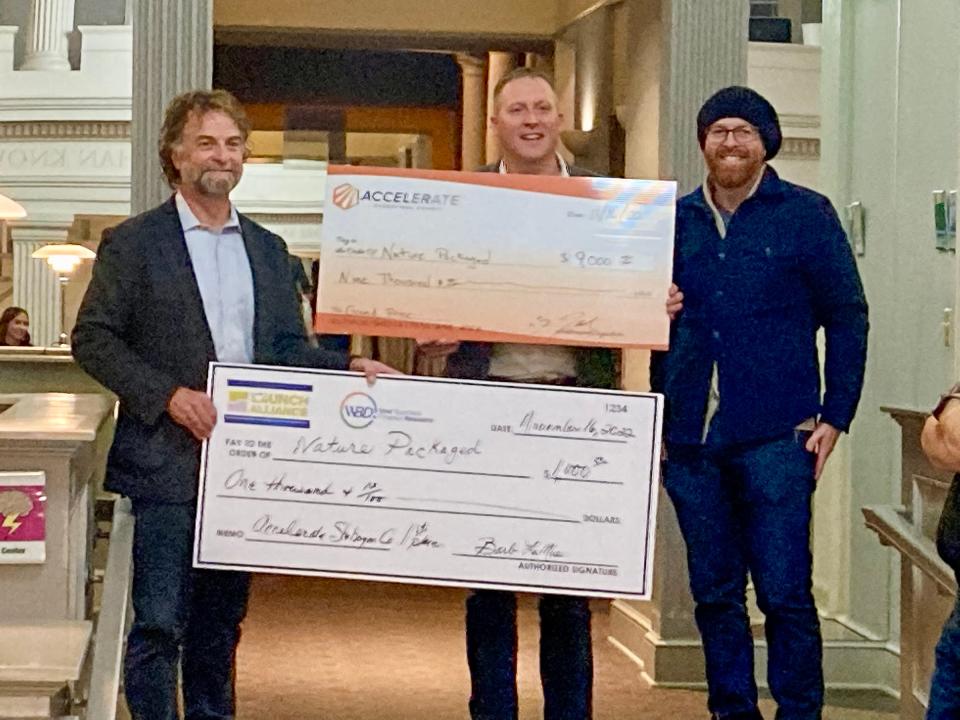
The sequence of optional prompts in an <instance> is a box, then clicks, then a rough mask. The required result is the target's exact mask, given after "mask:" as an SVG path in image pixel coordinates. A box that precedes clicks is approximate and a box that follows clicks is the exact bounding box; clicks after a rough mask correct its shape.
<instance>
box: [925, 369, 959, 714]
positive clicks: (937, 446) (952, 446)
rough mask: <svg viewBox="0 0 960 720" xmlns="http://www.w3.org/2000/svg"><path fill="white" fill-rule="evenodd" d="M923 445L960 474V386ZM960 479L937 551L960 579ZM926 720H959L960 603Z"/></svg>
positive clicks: (944, 637) (941, 649) (942, 643)
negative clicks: (957, 719) (959, 494)
mask: <svg viewBox="0 0 960 720" xmlns="http://www.w3.org/2000/svg"><path fill="white" fill-rule="evenodd" d="M920 444H921V445H922V447H923V452H924V454H925V455H926V456H927V459H928V460H929V461H930V463H931V464H932V465H933V466H934V467H937V468H940V469H941V470H948V471H950V472H952V473H960V383H958V384H957V385H954V386H953V387H952V388H951V389H950V390H949V391H948V392H947V393H946V394H944V395H943V397H942V398H941V399H940V402H939V404H938V405H937V407H936V408H934V410H933V412H932V413H931V415H930V417H928V418H927V420H926V422H925V423H924V425H923V432H922V433H921V435H920ZM958 483H960V476H955V477H954V479H953V485H952V486H951V488H950V492H949V493H948V494H947V499H946V502H945V503H944V505H943V512H942V514H941V516H940V523H939V525H938V526H937V550H938V552H939V553H940V557H942V558H943V560H944V561H945V562H946V563H947V564H948V565H950V567H951V569H952V570H953V573H954V575H955V576H957V577H958V578H960V496H958V493H960V485H958ZM926 718H927V720H955V719H956V718H960V599H958V600H957V601H956V602H955V604H954V607H953V612H952V613H950V616H949V617H948V618H947V621H946V623H944V625H943V631H942V632H941V634H940V640H939V642H938V643H937V650H936V665H935V666H934V670H933V678H932V679H931V682H930V700H929V703H928V704H927V715H926Z"/></svg>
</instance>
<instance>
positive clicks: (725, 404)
mask: <svg viewBox="0 0 960 720" xmlns="http://www.w3.org/2000/svg"><path fill="white" fill-rule="evenodd" d="M697 137H698V139H699V142H700V147H701V149H702V151H703V157H704V160H705V162H706V168H707V177H706V180H705V182H704V183H703V185H702V186H701V187H699V188H697V189H696V190H695V191H694V192H692V193H691V194H689V195H687V196H686V197H684V198H682V199H681V200H680V201H679V203H678V206H677V235H676V246H675V254H674V282H675V283H676V284H677V285H679V286H680V287H682V288H683V291H684V295H685V301H684V310H683V312H682V313H680V315H679V316H678V317H677V319H676V320H675V321H674V322H673V325H672V328H671V338H670V350H669V352H667V353H665V354H662V355H659V356H657V357H656V358H655V361H654V368H653V370H654V371H653V376H652V380H653V384H654V389H655V390H658V391H661V392H663V393H664V395H665V396H666V400H667V405H666V407H667V415H666V419H665V424H664V442H665V446H666V457H667V461H666V464H665V469H664V485H665V486H666V489H667V492H668V494H669V495H670V498H671V500H672V501H673V505H674V508H675V509H676V512H677V518H678V520H679V522H680V528H681V531H682V532H683V536H684V540H685V542H686V546H687V561H688V565H689V571H690V587H691V590H692V592H693V598H694V602H695V606H696V609H695V615H696V620H697V625H698V627H699V629H700V634H701V637H702V639H703V649H704V655H705V659H706V675H707V685H708V688H709V696H708V706H709V709H710V712H711V713H712V717H713V718H715V719H717V720H748V719H749V720H756V719H757V718H761V717H762V716H761V714H760V711H759V710H758V708H757V686H756V683H755V682H754V668H753V640H752V635H751V632H750V620H749V617H748V615H747V609H746V600H745V598H746V585H747V575H748V573H749V575H750V577H751V578H752V579H753V583H754V587H755V589H756V594H757V604H758V605H759V607H760V609H761V610H762V611H763V613H764V615H765V630H766V638H767V644H768V682H769V685H770V691H771V693H772V694H773V697H774V699H775V700H776V701H777V704H778V710H777V715H776V717H777V718H778V720H814V719H819V718H820V717H821V711H822V706H823V671H822V667H821V665H822V649H821V646H822V641H821V636H820V625H819V621H818V619H817V609H816V606H815V605H814V599H813V593H812V564H813V561H812V556H811V553H810V520H811V501H812V498H813V491H814V488H815V487H816V481H817V479H818V478H819V477H820V473H821V471H822V470H823V466H824V463H825V462H826V460H827V458H828V457H829V455H830V452H831V451H832V450H833V447H834V444H835V443H836V441H837V438H838V436H839V434H840V433H841V432H843V431H846V430H847V429H848V428H849V426H850V423H851V421H852V420H853V416H854V413H855V411H856V407H857V403H858V401H859V399H860V391H861V388H862V385H863V375H864V367H865V363H866V348H867V327H868V323H867V304H866V300H865V298H864V294H863V287H862V285H861V283H860V277H859V274H858V272H857V268H856V264H855V262H854V259H853V254H852V253H851V251H850V246H849V245H848V243H847V240H846V236H845V235H844V232H843V230H842V228H841V227H840V223H839V221H838V219H837V215H836V213H835V212H834V210H833V208H832V206H831V205H830V201H829V200H827V198H825V197H823V196H822V195H819V194H817V193H815V192H813V191H812V190H808V189H806V188H802V187H799V186H797V185H794V184H792V183H789V182H786V181H784V180H781V179H780V178H779V177H778V175H777V173H776V172H775V171H774V170H773V168H771V167H770V166H768V165H767V162H768V161H770V160H771V159H773V157H774V156H775V155H776V154H777V152H778V151H779V149H780V145H781V142H782V135H781V131H780V123H779V120H778V118H777V113H776V111H775V110H774V108H773V107H772V106H771V105H770V103H769V102H767V100H766V99H764V98H763V97H762V96H760V95H759V94H758V93H756V92H754V91H753V90H750V89H748V88H745V87H729V88H725V89H723V90H720V91H719V92H717V93H716V94H715V95H713V96H712V97H711V98H710V99H709V100H707V101H706V103H704V105H703V107H702V108H701V109H700V113H699V115H698V116H697ZM819 328H824V330H825V337H826V354H825V358H826V359H825V364H824V390H823V393H822V395H821V387H820V368H819V361H818V352H817V343H816V337H817V332H818V330H819Z"/></svg>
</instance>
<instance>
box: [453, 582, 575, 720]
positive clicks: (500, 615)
mask: <svg viewBox="0 0 960 720" xmlns="http://www.w3.org/2000/svg"><path fill="white" fill-rule="evenodd" d="M467 663H468V664H469V666H470V682H471V694H470V717H471V718H473V720H516V718H517V598H516V595H514V594H513V593H509V592H500V591H496V590H478V591H477V592H475V593H473V594H472V595H470V597H468V598H467ZM540 679H541V682H542V683H543V700H544V707H543V717H544V719H545V720H589V718H590V717H591V706H592V693H593V653H592V649H591V647H590V602H589V600H587V599H586V598H580V597H567V596H563V595H544V596H543V597H541V598H540Z"/></svg>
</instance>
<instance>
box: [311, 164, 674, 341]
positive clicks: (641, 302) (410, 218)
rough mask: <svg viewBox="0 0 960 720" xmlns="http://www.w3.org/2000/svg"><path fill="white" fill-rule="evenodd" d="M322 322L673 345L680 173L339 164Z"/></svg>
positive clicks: (352, 328)
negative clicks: (655, 175)
mask: <svg viewBox="0 0 960 720" xmlns="http://www.w3.org/2000/svg"><path fill="white" fill-rule="evenodd" d="M327 183H328V190H327V204H326V211H325V215H324V226H323V241H322V249H321V260H320V282H319V299H318V307H317V319H316V327H317V329H318V330H319V331H321V332H330V333H353V332H356V333H363V334H368V335H388V336H401V337H421V338H434V339H438V338H448V339H460V340H481V341H507V342H532V343H541V344H547V343H556V344H564V345H597V346H608V347H648V348H660V349H662V348H665V347H666V345H667V340H668V335H669V323H668V320H667V317H666V314H665V313H664V311H663V304H664V301H665V300H666V297H667V291H668V288H669V286H670V277H671V273H672V259H673V232H674V204H675V197H676V185H675V183H673V182H667V181H654V180H621V179H613V178H584V177H575V178H560V177H540V176H530V175H499V174H496V173H458V172H441V171H426V170H389V169H383V168H346V167H338V166H331V168H330V170H329V175H328V178H327Z"/></svg>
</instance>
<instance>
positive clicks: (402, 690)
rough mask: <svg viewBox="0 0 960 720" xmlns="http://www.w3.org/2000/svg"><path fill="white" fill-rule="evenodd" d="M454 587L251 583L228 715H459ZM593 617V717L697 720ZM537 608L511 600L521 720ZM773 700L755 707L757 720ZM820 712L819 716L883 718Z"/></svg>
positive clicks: (682, 699) (525, 712)
mask: <svg viewBox="0 0 960 720" xmlns="http://www.w3.org/2000/svg"><path fill="white" fill-rule="evenodd" d="M464 592H465V591H463V590H457V589H448V588H429V587H416V586H405V585H395V584H389V583H363V582H345V581H333V580H318V579H312V578H293V577H280V576H266V575H264V576H258V577H257V578H256V581H255V583H254V590H253V595H252V598H251V604H250V613H249V615H248V618H247V621H246V623H245V625H244V637H243V640H242V642H241V643H240V652H239V658H238V677H237V685H238V695H239V714H238V718H239V720H415V719H416V720H419V719H421V718H430V719H431V720H433V719H435V718H436V719H439V720H448V719H449V720H467V718H468V717H469V716H468V713H467V698H468V696H469V678H468V675H467V664H466V659H465V655H464V638H463V598H464ZM606 608H607V605H606V604H605V603H602V602H601V603H597V604H596V612H595V614H594V653H595V663H596V679H595V685H594V698H595V703H594V704H595V712H594V719H595V720H634V719H637V720H641V719H642V720H659V719H661V718H662V719H664V720H686V719H687V718H690V719H691V720H705V719H706V718H707V713H706V709H705V702H706V696H705V695H704V693H702V692H695V691H687V690H667V689H659V688H658V689H649V688H647V687H645V685H644V684H643V682H642V681H641V680H640V677H639V674H638V672H637V668H636V666H635V665H634V664H633V663H631V662H630V661H629V660H628V659H627V658H626V657H624V656H623V655H622V654H621V653H620V652H619V651H617V650H616V649H615V648H614V647H613V646H612V645H611V644H610V643H609V642H608V641H607V640H606V633H607V612H606ZM537 624H538V620H537V613H536V605H535V602H534V599H533V598H532V597H529V596H526V597H522V599H521V603H520V658H519V666H520V668H519V675H520V678H519V691H520V696H521V715H520V717H521V720H534V719H536V718H540V717H542V705H541V698H540V686H539V676H538V673H537V643H538V629H537ZM772 708H773V705H772V703H770V702H769V701H765V702H764V705H763V709H764V713H765V715H766V716H767V718H772V717H773V709H772ZM894 717H895V715H892V714H887V713H881V712H879V711H876V710H856V709H847V708H838V707H830V708H828V709H827V711H826V713H825V714H824V718H825V720H867V719H868V718H869V719H871V720H874V719H879V718H884V719H885V720H886V719H888V718H889V719H891V720H892V718H894Z"/></svg>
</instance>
